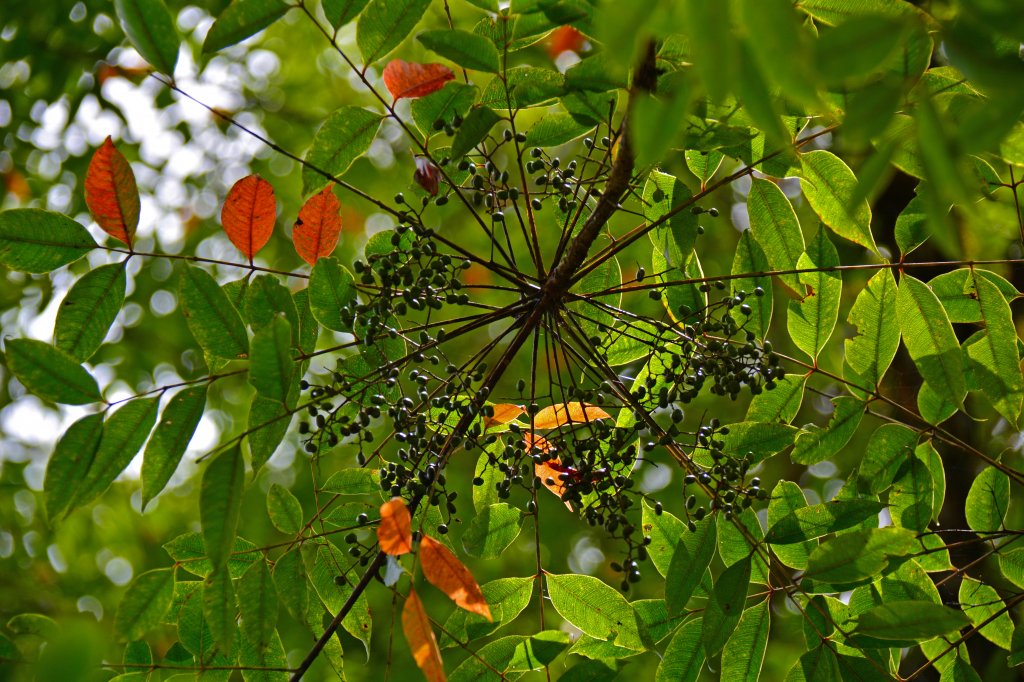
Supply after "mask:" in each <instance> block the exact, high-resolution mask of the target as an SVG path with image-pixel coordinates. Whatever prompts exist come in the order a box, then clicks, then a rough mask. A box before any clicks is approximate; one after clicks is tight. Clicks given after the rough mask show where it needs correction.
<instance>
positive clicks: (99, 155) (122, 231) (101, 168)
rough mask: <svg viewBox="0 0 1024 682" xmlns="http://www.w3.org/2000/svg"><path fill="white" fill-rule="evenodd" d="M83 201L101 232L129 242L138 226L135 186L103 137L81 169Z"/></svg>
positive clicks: (128, 169) (128, 170) (125, 164)
mask: <svg viewBox="0 0 1024 682" xmlns="http://www.w3.org/2000/svg"><path fill="white" fill-rule="evenodd" d="M85 204H86V206H88V207H89V213H91V214H92V217H93V219H94V220H95V221H96V224H98V225H99V226H100V227H101V228H102V229H103V231H104V232H106V233H107V234H109V235H110V236H111V237H113V238H114V239H117V240H118V241H121V242H124V243H125V244H127V245H128V248H131V246H132V239H133V238H134V237H135V228H136V227H138V226H139V188H138V186H137V185H136V184H135V174H134V173H132V167H131V166H130V165H128V161H127V160H126V159H125V158H124V155H122V154H121V152H119V151H117V149H116V148H115V147H114V143H113V142H112V141H111V140H110V137H107V139H106V140H104V141H103V146H102V147H100V148H99V149H97V150H96V153H95V154H93V155H92V161H90V162H89V170H88V171H86V173H85Z"/></svg>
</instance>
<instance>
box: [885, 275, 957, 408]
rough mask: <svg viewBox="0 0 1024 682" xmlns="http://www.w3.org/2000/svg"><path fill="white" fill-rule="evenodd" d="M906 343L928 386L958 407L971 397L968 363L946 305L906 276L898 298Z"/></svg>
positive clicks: (900, 319) (923, 284) (924, 287)
mask: <svg viewBox="0 0 1024 682" xmlns="http://www.w3.org/2000/svg"><path fill="white" fill-rule="evenodd" d="M896 313H897V316H898V319H899V322H900V329H901V330H902V332H903V343H904V344H905V345H906V347H907V351H908V352H909V353H910V357H911V358H913V359H914V364H916V365H917V369H918V371H919V372H920V373H921V376H922V377H923V378H924V380H925V381H926V382H928V385H929V386H931V387H932V389H933V390H935V391H937V392H938V394H939V395H940V396H942V397H944V398H947V399H948V400H949V401H950V402H952V403H953V404H954V405H959V404H960V403H962V402H963V399H964V396H965V395H966V394H967V385H966V383H965V380H964V362H963V356H962V354H961V352H960V344H959V343H958V342H957V339H956V335H955V334H954V333H953V327H952V325H951V324H950V323H949V318H948V317H947V316H946V313H945V311H943V309H942V304H941V303H939V299H938V298H937V297H936V296H935V294H934V293H933V292H932V290H931V289H929V288H928V285H926V284H925V283H924V282H922V281H921V280H918V279H914V278H913V277H911V276H910V275H907V274H904V275H903V277H902V279H901V280H900V286H899V293H898V294H897V296H896Z"/></svg>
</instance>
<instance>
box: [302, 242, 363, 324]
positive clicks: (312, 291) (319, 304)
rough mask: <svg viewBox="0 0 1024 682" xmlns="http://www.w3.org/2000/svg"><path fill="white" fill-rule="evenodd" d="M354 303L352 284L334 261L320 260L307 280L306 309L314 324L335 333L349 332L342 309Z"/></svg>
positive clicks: (354, 289)
mask: <svg viewBox="0 0 1024 682" xmlns="http://www.w3.org/2000/svg"><path fill="white" fill-rule="evenodd" d="M355 301H356V286H355V280H354V279H353V278H352V273H350V272H349V271H348V270H347V269H346V268H344V267H343V266H342V265H341V264H340V263H339V262H338V259H337V258H333V257H332V258H321V259H320V260H318V261H317V262H316V265H314V266H313V272H312V273H310V277H309V307H310V309H311V310H312V311H313V317H314V318H316V321H317V322H319V323H320V324H322V325H323V326H325V327H327V328H328V329H333V330H334V331H347V332H350V331H352V325H351V324H348V323H346V321H345V320H344V319H343V316H342V308H347V307H348V306H350V305H351V304H353V303H355Z"/></svg>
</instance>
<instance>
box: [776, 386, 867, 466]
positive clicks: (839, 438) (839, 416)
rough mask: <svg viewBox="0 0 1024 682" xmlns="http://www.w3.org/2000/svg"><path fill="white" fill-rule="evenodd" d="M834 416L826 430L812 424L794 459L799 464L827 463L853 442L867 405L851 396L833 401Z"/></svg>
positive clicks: (804, 431)
mask: <svg viewBox="0 0 1024 682" xmlns="http://www.w3.org/2000/svg"><path fill="white" fill-rule="evenodd" d="M832 406H833V410H832V417H831V418H830V419H829V422H828V425H827V426H826V427H825V428H821V427H819V426H818V425H817V424H808V425H807V426H805V427H804V428H803V429H802V430H801V431H800V434H799V435H798V436H797V438H796V443H795V444H794V446H793V452H792V454H791V455H790V457H791V458H792V459H793V461H794V462H796V463H797V464H804V465H811V464H817V463H818V462H823V461H825V460H826V459H828V458H829V457H832V456H833V455H834V454H836V453H837V452H839V451H840V450H842V449H843V447H845V446H846V444H847V443H849V442H850V439H851V438H853V434H854V433H856V431H857V427H859V426H860V420H861V418H862V417H863V416H864V410H865V405H864V403H863V402H862V401H861V400H859V399H857V398H852V397H850V396H839V397H838V398H833V399H832Z"/></svg>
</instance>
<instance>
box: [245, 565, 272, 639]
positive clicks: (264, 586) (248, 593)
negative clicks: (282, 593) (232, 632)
mask: <svg viewBox="0 0 1024 682" xmlns="http://www.w3.org/2000/svg"><path fill="white" fill-rule="evenodd" d="M238 606H239V611H240V613H241V616H242V637H243V639H244V640H248V642H250V643H251V645H252V646H254V647H255V648H256V650H257V651H258V652H260V654H261V655H262V654H263V653H265V652H266V651H267V650H268V649H269V648H270V647H271V646H272V640H273V638H274V636H275V635H276V633H277V588H276V587H275V586H274V581H273V579H272V578H271V576H270V571H269V570H267V562H266V561H256V562H253V564H252V566H250V567H249V569H248V570H247V571H246V572H245V573H243V574H242V577H241V579H239V581H238Z"/></svg>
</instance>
